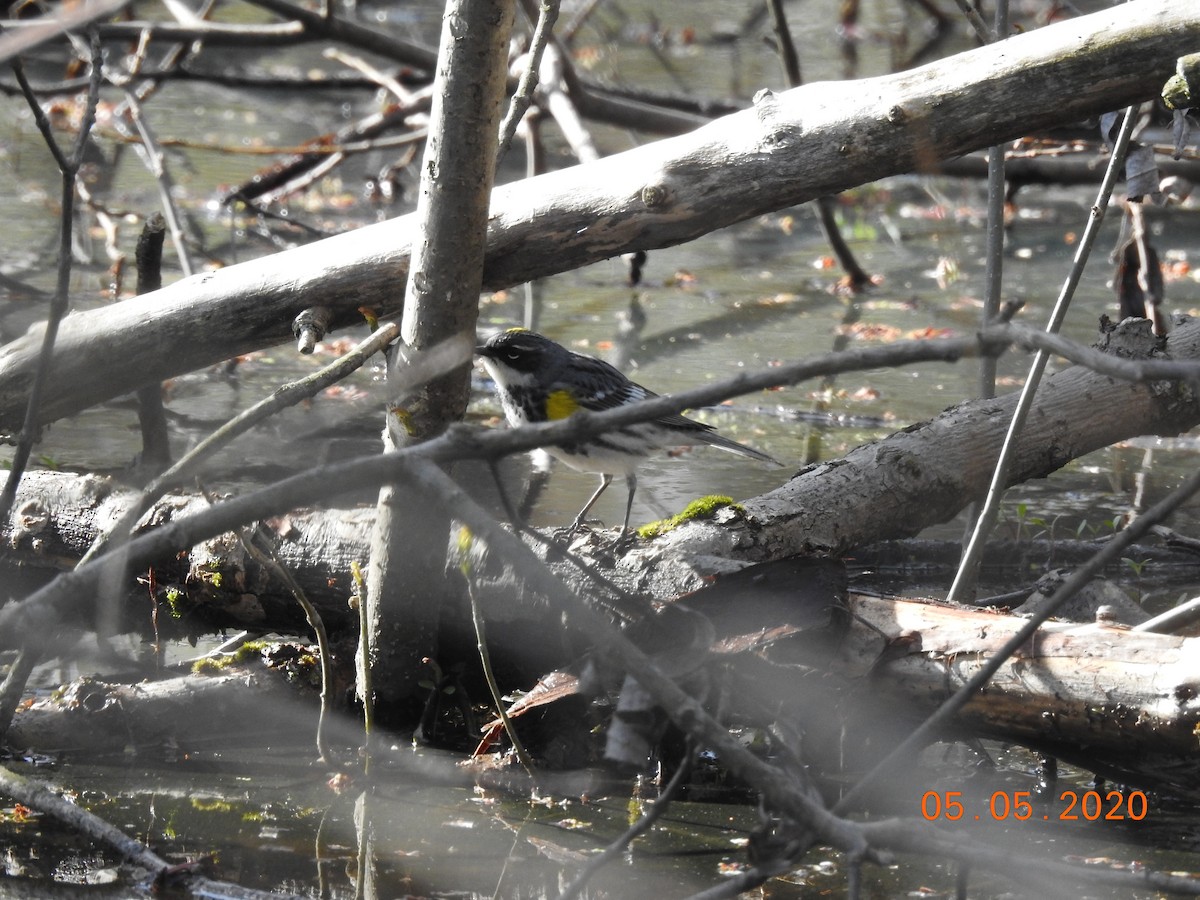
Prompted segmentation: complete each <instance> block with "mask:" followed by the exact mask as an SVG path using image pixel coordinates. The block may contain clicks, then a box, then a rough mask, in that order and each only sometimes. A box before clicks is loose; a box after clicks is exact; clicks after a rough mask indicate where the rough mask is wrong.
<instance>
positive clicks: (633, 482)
mask: <svg viewBox="0 0 1200 900" xmlns="http://www.w3.org/2000/svg"><path fill="white" fill-rule="evenodd" d="M625 484H626V485H628V487H629V496H628V497H627V498H626V500H625V521H624V522H622V523H621V531H620V533H618V534H617V539H616V540H615V541H613V546H614V547H619V546H620V545H621V544H622V543H624V542H625V541H626V540H627V539H628V537H629V514H630V513H631V512H633V494H634V492H635V491H636V490H637V474H636V473H635V472H629V473H627V474H626V475H625Z"/></svg>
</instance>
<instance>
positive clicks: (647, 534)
mask: <svg viewBox="0 0 1200 900" xmlns="http://www.w3.org/2000/svg"><path fill="white" fill-rule="evenodd" d="M726 507H731V508H732V509H733V510H734V511H735V512H738V513H740V512H742V507H741V506H740V505H739V504H737V503H734V502H733V498H732V497H725V496H723V495H721V494H709V495H708V496H707V497H699V498H697V499H696V500H693V501H692V502H691V503H689V504H688V505H687V506H685V507H684V508H683V512H681V513H679V514H678V515H674V516H671V517H670V518H669V519H659V520H658V521H657V522H650V523H649V524H648V525H643V526H642V527H641V528H639V529H638V530H637V534H638V537H640V538H641V539H642V540H646V541H648V540H650V539H651V538H656V537H658V536H659V535H660V534H666V533H667V532H668V531H671V530H672V529H674V528H677V527H679V526H680V525H682V524H683V523H684V522H688V521H691V520H692V519H711V518H712V517H713V516H714V515H716V513H717V511H718V510H720V509H725V508H726Z"/></svg>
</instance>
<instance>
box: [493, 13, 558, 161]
mask: <svg viewBox="0 0 1200 900" xmlns="http://www.w3.org/2000/svg"><path fill="white" fill-rule="evenodd" d="M557 21H558V0H542V2H541V3H540V4H539V7H538V15H537V25H536V26H534V29H533V37H532V38H531V39H530V41H529V52H528V53H526V54H525V57H524V59H525V71H523V72H522V73H521V79H520V81H519V82H518V83H517V89H516V91H515V92H514V93H513V96H512V100H511V101H510V103H509V106H508V112H507V113H505V115H504V121H503V122H501V123H500V142H499V145H498V146H497V148H496V164H497V165H499V163H500V160H502V159H504V155H505V154H506V153H508V148H509V147H510V146H511V145H512V139H513V135H515V134H516V133H517V125H519V124H520V122H521V118H522V117H523V116H524V115H525V112H526V111H527V110H528V109H529V106H530V104H532V103H533V92H534V91H535V90H536V89H537V85H538V73H539V71H540V69H541V67H542V54H543V53H544V52H545V50H546V44H547V43H549V41H550V34H551V30H552V29H553V28H554V23H555V22H557Z"/></svg>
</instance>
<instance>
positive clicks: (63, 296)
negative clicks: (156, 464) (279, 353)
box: [0, 31, 104, 522]
mask: <svg viewBox="0 0 1200 900" xmlns="http://www.w3.org/2000/svg"><path fill="white" fill-rule="evenodd" d="M91 52H92V60H91V62H92V78H91V81H90V82H89V83H88V95H87V105H86V107H85V109H84V113H83V119H82V120H81V121H80V123H79V133H78V135H77V136H76V138H75V146H74V147H73V149H72V151H71V154H70V156H67V154H66V153H64V152H63V150H62V148H61V147H60V146H59V144H58V141H57V140H56V139H55V137H54V132H53V130H52V129H51V127H50V121H49V120H48V119H47V118H46V114H45V112H43V110H42V107H41V104H40V103H38V101H37V98H36V97H34V95H33V89H32V88H31V87H30V85H29V81H28V79H26V77H25V69H24V67H23V66H22V65H21V64H20V61H14V62H13V74H15V75H16V77H17V82H18V83H19V84H20V85H21V91H22V93H24V95H25V99H26V101H27V102H28V103H29V107H30V109H31V110H32V111H33V117H34V120H35V121H36V122H37V126H38V129H39V130H40V131H41V132H42V137H43V138H44V139H45V141H46V146H47V147H49V149H50V152H51V154H53V156H54V159H55V161H56V162H57V163H58V168H59V171H60V173H61V175H62V191H61V201H60V204H61V213H60V215H59V236H58V278H57V281H56V284H55V289H54V296H53V298H51V300H50V311H49V314H48V316H47V317H46V325H45V331H44V332H43V334H42V347H41V351H40V353H39V355H38V361H37V368H36V369H35V371H34V374H33V383H32V384H31V385H30V387H29V401H28V403H27V405H26V407H25V421H24V424H23V425H22V426H21V433H20V434H19V435H18V436H17V445H16V448H15V450H14V451H13V458H12V465H11V467H10V469H9V472H8V480H7V481H6V482H5V485H4V490H3V492H0V522H7V521H8V516H9V513H10V512H11V511H12V506H13V501H14V500H15V499H16V496H17V485H18V484H19V483H20V481H21V475H22V474H23V473H24V472H25V469H26V467H27V466H28V465H29V457H30V455H31V454H32V452H33V444H34V442H35V441H36V440H37V437H38V434H39V433H40V422H39V417H40V413H41V405H42V393H43V392H44V390H45V384H46V381H47V379H48V378H49V375H50V363H51V360H52V358H53V355H54V339H55V338H56V337H57V335H58V326H59V323H60V322H61V321H62V319H63V316H65V315H66V314H67V308H68V307H69V305H70V289H71V233H72V224H73V219H74V216H75V178H76V176H77V175H78V174H79V167H80V165H81V164H82V163H83V152H84V150H85V149H86V147H87V142H88V137H89V135H90V134H91V130H92V125H93V124H94V123H95V121H96V104H97V103H98V102H99V100H100V82H101V79H102V75H103V70H104V66H103V64H102V62H101V51H100V39H99V38H98V37H97V36H96V33H95V32H94V31H93V32H92V33H91Z"/></svg>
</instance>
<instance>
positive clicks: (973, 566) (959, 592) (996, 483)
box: [946, 106, 1137, 603]
mask: <svg viewBox="0 0 1200 900" xmlns="http://www.w3.org/2000/svg"><path fill="white" fill-rule="evenodd" d="M1136 113H1137V107H1136V106H1131V107H1129V108H1128V109H1127V110H1125V121H1124V123H1123V124H1122V126H1121V133H1120V135H1119V136H1118V137H1117V141H1116V144H1115V146H1114V147H1113V150H1112V156H1111V157H1110V158H1109V161H1108V170H1107V171H1106V172H1105V173H1104V181H1103V182H1101V184H1100V190H1099V192H1098V194H1097V196H1096V202H1095V204H1094V205H1093V206H1092V209H1091V214H1090V215H1089V216H1088V223H1087V227H1086V228H1084V230H1083V237H1082V238H1081V239H1080V241H1079V248H1078V250H1076V253H1075V259H1074V261H1073V263H1072V265H1071V271H1070V272H1069V273H1068V274H1067V280H1066V282H1065V283H1064V284H1063V287H1062V291H1061V292H1060V293H1059V295H1058V300H1057V301H1056V302H1055V304H1054V309H1053V310H1052V311H1051V313H1050V321H1049V322H1047V323H1046V331H1047V332H1048V333H1056V332H1057V331H1058V330H1059V329H1060V328H1061V327H1062V323H1063V319H1065V318H1066V315H1067V309H1068V308H1069V307H1070V305H1071V298H1072V297H1073V296H1074V295H1075V288H1076V287H1077V286H1078V284H1079V279H1080V278H1082V277H1083V269H1084V266H1085V265H1086V264H1087V260H1088V256H1089V255H1090V254H1091V250H1092V245H1093V244H1094V243H1095V242H1096V236H1097V235H1098V234H1099V232H1100V223H1101V222H1103V221H1104V213H1105V210H1106V209H1107V208H1108V200H1109V197H1111V196H1112V191H1113V186H1114V185H1115V184H1116V181H1117V175H1118V173H1119V172H1120V170H1121V162H1122V161H1123V160H1124V159H1125V150H1126V148H1128V146H1129V139H1130V137H1131V136H1132V135H1133V126H1134V124H1135V123H1136V121H1137V115H1136ZM1049 361H1050V354H1049V353H1046V352H1045V351H1042V350H1039V351H1038V352H1037V353H1036V354H1035V355H1034V358H1033V363H1032V364H1031V365H1030V367H1029V374H1028V375H1027V376H1026V378H1025V384H1024V386H1023V387H1022V388H1021V396H1020V398H1019V399H1018V401H1017V407H1016V409H1015V410H1014V411H1013V416H1012V420H1011V421H1010V422H1009V426H1008V434H1007V435H1005V438H1004V444H1003V445H1002V446H1001V448H1000V457H999V459H998V460H997V461H996V468H995V471H994V472H993V473H992V483H991V486H990V487H989V488H988V493H987V498H986V499H985V501H984V504H983V508H982V509H981V510H980V512H979V518H978V519H977V520H976V522H975V530H974V532H973V533H972V535H971V540H970V543H969V544H968V545H967V549H966V551H965V552H964V553H963V559H962V562H961V564H960V565H959V568H958V573H957V574H956V575H955V578H954V584H952V585H951V587H950V593H949V594H948V595H947V597H946V599H947V600H948V601H950V602H952V603H953V602H961V598H962V597H963V596H964V595H965V594H966V593H967V591H968V590H974V588H973V585H974V584H975V580H976V576H977V573H978V570H979V560H980V558H981V557H982V555H983V545H984V543H986V541H987V538H988V535H990V534H991V533H992V528H994V527H995V524H996V517H997V516H998V515H999V511H1000V501H1001V500H1002V499H1003V497H1004V490H1005V488H1006V486H1007V485H1008V470H1009V467H1010V465H1011V462H1012V459H1013V456H1014V455H1015V453H1016V446H1017V438H1018V437H1019V436H1020V434H1021V430H1022V429H1023V428H1024V427H1025V418H1026V416H1028V415H1029V410H1030V409H1031V408H1032V406H1033V399H1034V396H1035V394H1036V393H1037V389H1038V385H1039V384H1041V380H1042V375H1043V374H1044V373H1045V371H1046V364H1047V363H1048V362H1049Z"/></svg>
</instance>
